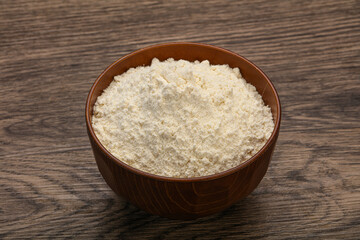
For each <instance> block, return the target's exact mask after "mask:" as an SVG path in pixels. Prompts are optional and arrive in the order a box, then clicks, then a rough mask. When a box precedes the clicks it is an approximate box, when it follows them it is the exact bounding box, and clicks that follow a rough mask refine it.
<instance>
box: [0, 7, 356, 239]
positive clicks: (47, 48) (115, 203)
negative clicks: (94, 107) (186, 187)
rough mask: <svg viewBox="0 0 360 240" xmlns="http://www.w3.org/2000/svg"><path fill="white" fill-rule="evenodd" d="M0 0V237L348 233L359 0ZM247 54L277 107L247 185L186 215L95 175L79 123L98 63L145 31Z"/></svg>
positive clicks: (352, 233) (352, 221) (157, 38)
mask: <svg viewBox="0 0 360 240" xmlns="http://www.w3.org/2000/svg"><path fill="white" fill-rule="evenodd" d="M129 2H131V1H122V2H121V1H75V0H69V1H47V2H46V1H17V0H16V1H5V0H4V1H1V3H0V6H1V7H0V74H1V75H0V84H1V85H0V86H1V87H0V103H1V104H0V126H1V127H0V160H1V162H0V166H1V167H0V238H5V239H7V238H9V239H10V238H26V237H29V238H33V239H41V238H50V239H52V238H54V237H59V238H84V239H102V238H120V239H144V238H148V239H222V238H230V239H241V238H255V239H257V238H267V239H289V238H290V239H313V238H315V239H317V238H321V239H359V237H360V161H359V160H360V158H359V156H360V124H359V120H360V114H359V112H360V2H359V1H351V0H350V1H335V0H333V1H328V0H323V1H301V0H298V1H297V0H291V1H265V0H257V1H228V2H224V1H220V0H211V1H184V0H182V1H171V3H170V2H169V1H164V2H162V1H143V2H136V3H129ZM173 41H192V42H201V43H208V44H213V45H216V46H220V47H224V48H227V49H229V50H231V51H234V52H236V53H239V54H240V55H243V56H245V57H246V58H248V59H249V60H251V61H253V62H254V63H255V64H257V65H258V66H259V67H260V68H261V69H262V70H263V71H264V72H265V73H267V75H268V76H269V77H270V79H271V80H272V81H273V82H274V84H275V86H276V88H277V90H278V92H279V95H280V99H281V102H282V107H283V115H282V117H283V119H282V126H281V131H280V136H279V140H278V144H277V148H276V150H275V153H274V155H273V160H272V162H271V165H270V168H269V170H268V172H267V174H266V176H265V178H264V179H263V181H262V182H261V184H260V185H259V187H258V188H257V189H256V190H255V191H254V192H253V193H252V194H251V195H249V196H248V197H247V198H245V199H243V200H241V201H240V202H239V203H237V204H236V205H234V206H233V207H231V208H230V209H228V210H225V211H224V212H222V213H219V214H217V215H213V216H210V217H206V218H202V219H197V220H193V221H175V220H168V219H165V218H161V217H157V216H152V215H149V214H147V213H145V212H143V211H141V210H139V209H137V208H136V207H134V206H132V205H131V204H129V203H127V202H126V201H125V200H123V199H122V198H120V197H118V196H116V195H115V194H114V193H113V192H112V191H111V190H110V189H109V187H108V186H107V185H106V183H105V182H104V180H103V179H102V177H101V175H100V174H99V172H98V170H97V166H96V164H95V161H94V157H93V155H92V152H91V148H90V144H89V141H88V137H87V134H86V130H85V122H84V107H85V99H86V96H87V93H88V91H89V89H90V87H91V85H92V83H93V82H94V81H95V79H96V77H97V76H98V75H99V74H100V73H101V72H102V71H103V70H104V69H105V68H106V67H107V66H108V65H109V64H110V63H112V62H113V61H115V60H116V59H117V58H119V57H121V56H123V55H124V54H127V53H129V52H131V51H133V50H136V49H138V48H141V47H145V46H148V45H151V44H156V43H161V42H173Z"/></svg>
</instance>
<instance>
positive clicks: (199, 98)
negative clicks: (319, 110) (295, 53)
mask: <svg viewBox="0 0 360 240" xmlns="http://www.w3.org/2000/svg"><path fill="white" fill-rule="evenodd" d="M92 124H93V128H94V130H95V133H96V136H97V137H98V138H99V140H100V142H101V143H102V144H103V145H104V146H105V148H106V149H108V151H109V152H111V153H112V154H113V155H114V156H115V157H117V158H118V159H120V160H121V161H123V162H125V163H127V164H129V165H130V166H132V167H135V168H138V169H140V170H143V171H145V172H149V173H153V174H156V175H161V176H169V177H181V178H187V177H197V176H205V175H210V174H214V173H218V172H221V171H224V170H227V169H230V168H232V167H235V166H237V165H239V164H240V163H241V162H243V161H245V160H247V159H249V158H250V157H252V156H253V155H254V154H255V153H256V152H258V151H259V150H260V148H261V147H262V146H263V145H264V144H265V142H266V141H267V139H268V138H269V137H270V135H271V133H272V131H273V129H274V123H273V120H272V114H271V111H270V108H269V107H267V106H264V103H263V100H262V98H261V96H260V95H259V94H258V93H257V92H256V89H255V87H254V86H252V85H250V84H248V83H246V81H245V80H244V79H243V78H242V77H241V74H240V71H239V69H238V68H234V69H231V68H230V67H229V66H227V65H210V64H209V62H208V61H203V62H198V61H196V62H188V61H184V60H179V61H175V60H173V59H168V60H166V61H164V62H159V60H158V59H153V61H152V64H151V66H146V67H137V68H132V69H129V70H128V71H127V72H125V73H123V74H122V75H119V76H116V77H115V78H114V81H113V82H112V83H111V84H110V85H109V87H108V88H107V89H106V90H105V91H104V93H103V94H102V95H101V96H99V97H98V98H97V102H96V103H95V106H94V115H93V118H92Z"/></svg>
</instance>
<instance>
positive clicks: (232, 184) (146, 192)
mask: <svg viewBox="0 0 360 240" xmlns="http://www.w3.org/2000/svg"><path fill="white" fill-rule="evenodd" d="M154 57H156V58H158V59H159V60H160V61H163V60H166V59H168V58H174V59H175V60H179V59H185V60H189V61H195V60H199V61H201V60H209V61H210V63H211V64H228V65H229V66H230V67H232V68H234V67H239V68H240V71H241V73H242V75H243V77H244V78H245V79H246V80H247V81H248V82H249V83H251V84H252V85H254V86H255V87H256V89H257V91H258V92H259V93H261V95H262V98H263V100H264V102H265V104H266V105H269V106H270V107H271V110H272V114H273V117H274V121H275V129H274V131H273V133H272V135H271V137H270V139H269V140H268V141H267V142H266V144H265V146H264V147H263V148H262V149H261V150H260V151H259V152H258V153H257V154H256V155H254V156H253V157H252V158H250V159H248V160H247V161H245V162H243V163H241V164H240V165H238V166H237V167H234V168H231V169H229V170H227V171H224V172H221V173H217V174H214V175H209V176H204V177H194V178H171V177H162V176H157V175H153V174H150V173H146V172H143V171H141V170H138V169H135V168H133V167H131V166H129V165H127V164H125V163H124V162H122V161H120V160H119V159H117V158H116V157H114V156H113V155H112V154H111V153H110V152H108V151H107V150H106V149H105V147H104V146H103V145H102V144H101V143H100V141H99V139H98V138H97V137H96V135H95V133H94V130H93V128H92V125H91V116H92V113H93V106H94V103H95V101H96V98H97V97H98V96H99V95H100V94H101V93H102V91H103V90H104V89H105V88H106V87H107V86H108V85H109V84H110V82H111V81H112V80H113V78H114V76H116V75H119V74H122V73H123V72H125V71H126V70H128V69H129V68H132V67H137V66H142V65H149V64H150V63H151V60H152V59H153V58H154ZM85 111H86V113H85V115H86V126H87V131H88V135H89V138H90V143H91V146H92V149H93V152H94V155H95V159H96V163H97V165H98V168H99V170H100V173H101V174H102V176H103V177H104V179H105V181H106V182H107V184H108V185H109V186H110V187H111V189H112V190H113V191H114V192H116V193H117V194H119V195H120V196H122V197H124V198H125V199H127V200H128V201H130V202H131V203H133V204H134V205H136V206H138V207H139V208H141V209H143V210H145V211H147V212H149V213H152V214H156V215H160V216H164V217H168V218H172V219H194V218H198V217H203V216H207V215H210V214H213V213H216V212H219V211H221V210H223V209H225V208H228V207H229V206H231V205H232V204H234V203H235V202H237V201H239V200H240V199H241V198H243V197H245V196H247V195H248V194H250V193H251V192H252V191H253V190H254V189H255V188H256V187H257V185H258V184H259V183H260V181H261V179H262V178H263V177H264V175H265V173H266V171H267V168H268V166H269V162H270V158H271V155H272V153H273V151H274V147H275V143H276V140H277V137H278V135H279V128H280V119H281V109H280V101H279V97H278V94H277V92H276V90H275V88H274V86H273V84H272V83H271V82H270V80H269V79H268V78H267V76H266V75H265V74H264V73H263V72H262V71H261V70H260V69H259V68H258V67H256V66H255V65H254V64H253V63H251V62H250V61H248V60H246V59H245V58H243V57H241V56H239V55H237V54H235V53H233V52H230V51H228V50H225V49H222V48H219V47H214V46H210V45H205V44H198V43H166V44H159V45H155V46H150V47H146V48H143V49H140V50H137V51H135V52H133V53H130V54H128V55H126V56H124V57H122V58H120V59H119V60H117V61H116V62H114V63H113V64H111V65H110V66H109V67H108V68H107V69H106V70H105V71H104V72H103V73H102V74H101V75H100V76H99V77H98V78H97V79H96V81H95V83H94V85H93V86H92V88H91V90H90V93H89V95H88V98H87V100H86V110H85Z"/></svg>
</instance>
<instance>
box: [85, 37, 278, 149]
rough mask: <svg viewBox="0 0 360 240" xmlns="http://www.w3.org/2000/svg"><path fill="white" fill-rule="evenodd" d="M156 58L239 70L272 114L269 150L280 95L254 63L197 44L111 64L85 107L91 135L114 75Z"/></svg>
mask: <svg viewBox="0 0 360 240" xmlns="http://www.w3.org/2000/svg"><path fill="white" fill-rule="evenodd" d="M153 58H158V59H159V60H160V61H164V60H166V59H168V58H174V59H175V60H180V59H184V60H188V61H195V60H199V61H202V60H208V61H209V62H210V64H228V65H229V66H230V67H232V68H234V67H238V68H240V71H241V74H242V76H243V77H244V78H245V80H246V81H247V82H249V83H251V84H252V85H254V86H255V87H256V90H257V91H258V92H259V93H260V94H261V96H262V98H263V100H264V103H265V104H266V105H268V106H270V108H271V111H272V114H273V118H274V123H275V129H274V131H273V133H272V135H271V137H270V139H269V140H268V142H267V143H266V145H265V147H263V148H262V149H264V148H266V146H267V145H268V144H269V142H270V141H271V140H272V139H273V138H274V136H275V133H277V132H278V130H279V126H280V117H281V116H280V101H279V98H278V95H277V93H276V90H275V88H274V86H273V85H272V83H271V82H270V80H269V79H268V78H267V77H266V75H265V74H264V73H263V72H262V71H261V70H260V69H259V68H257V67H256V66H255V65H254V64H253V63H251V62H250V61H248V60H247V59H245V58H243V57H241V56H239V55H237V54H235V53H233V52H230V51H228V50H225V49H222V48H218V47H214V46H211V45H206V44H198V43H167V44H160V45H155V46H150V47H147V48H143V49H140V50H138V51H135V52H133V53H131V54H128V55H126V56H124V57H123V58H120V59H119V60H117V61H116V62H114V63H113V64H112V65H110V66H109V67H108V68H107V69H106V70H105V71H104V72H103V73H102V74H101V75H100V76H99V77H98V79H97V80H96V82H95V83H94V85H93V86H92V88H91V90H90V93H89V96H88V99H87V105H86V121H87V124H88V127H89V129H90V132H91V134H92V135H93V134H94V133H93V130H92V126H91V124H90V123H91V116H92V114H93V106H94V104H95V102H96V99H97V97H98V96H99V95H101V93H102V92H103V90H104V89H105V88H106V87H107V86H109V84H110V83H111V81H112V80H113V78H114V76H116V75H119V74H122V73H123V72H125V71H127V70H128V69H129V68H133V67H137V66H146V65H150V64H151V61H152V59H153ZM89 124H90V126H89ZM260 151H261V150H260Z"/></svg>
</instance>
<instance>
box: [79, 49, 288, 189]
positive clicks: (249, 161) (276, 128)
mask: <svg viewBox="0 0 360 240" xmlns="http://www.w3.org/2000/svg"><path fill="white" fill-rule="evenodd" d="M176 45H191V46H200V47H205V48H212V49H215V50H217V51H222V52H224V53H226V54H230V55H233V56H235V57H237V58H241V59H242V60H243V61H245V62H247V63H248V64H250V65H251V66H252V67H253V68H255V69H256V70H257V71H259V72H260V74H262V75H263V77H264V78H265V79H266V81H267V82H268V83H269V85H270V87H271V90H272V91H273V92H274V95H275V98H276V107H277V113H278V116H277V119H275V126H274V130H273V132H272V133H271V135H270V137H269V139H268V140H267V141H266V143H265V145H264V146H263V147H262V148H261V149H260V150H259V151H258V152H257V153H256V154H255V155H253V156H252V157H251V158H249V159H247V160H245V161H244V162H242V163H240V164H239V165H237V166H235V167H232V168H230V169H228V170H225V171H222V172H219V173H215V174H211V175H206V176H199V177H189V178H179V177H167V176H161V175H156V174H152V173H149V172H145V171H142V170H140V169H137V168H134V167H132V166H130V165H128V164H126V163H125V162H123V161H121V160H120V159H118V158H116V157H115V156H114V155H112V154H111V153H110V152H109V151H108V150H107V149H106V148H105V147H104V146H103V145H102V144H101V142H100V140H99V139H98V138H97V137H96V134H95V132H94V129H93V127H92V124H91V116H90V99H91V98H92V95H93V94H94V90H95V88H96V86H97V85H98V84H99V82H100V80H101V79H102V77H103V76H104V75H105V74H106V73H107V72H108V71H109V69H111V68H112V67H113V66H114V65H116V64H118V63H119V62H122V61H124V60H125V59H127V58H129V57H131V56H133V55H136V54H139V53H141V52H143V51H147V50H149V49H152V48H159V47H160V48H161V47H166V46H176ZM85 119H86V126H87V129H88V133H89V135H90V136H91V138H92V139H93V140H94V141H95V143H96V145H97V147H98V148H100V150H101V151H102V152H103V153H104V154H105V155H106V156H107V157H108V158H109V159H110V160H112V161H113V162H115V163H116V164H117V165H119V166H120V167H123V168H125V169H126V170H128V171H130V172H132V173H134V174H136V175H141V176H144V177H147V178H151V179H155V180H158V181H166V182H183V183H188V182H204V181H210V180H214V179H219V178H223V177H226V176H228V175H231V174H233V173H235V172H237V171H238V170H240V169H242V168H245V167H246V166H248V165H250V164H252V163H253V162H255V160H256V159H257V158H258V157H259V156H260V155H262V154H264V152H265V151H266V149H268V148H269V146H270V145H271V144H272V143H273V142H274V141H276V137H277V134H278V133H279V129H280V121H281V104H280V99H279V95H278V93H277V91H276V89H275V87H274V85H273V83H272V82H271V81H270V79H269V78H268V77H267V75H266V74H265V73H264V72H263V71H262V70H261V69H260V68H258V67H257V66H256V65H255V64H254V63H252V62H251V61H249V60H248V59H246V58H245V57H243V56H240V55H239V54H237V53H234V52H232V51H230V50H227V49H224V48H221V47H217V46H213V45H209V44H204V43H195V42H169V43H160V44H154V45H150V46H147V47H144V48H140V49H138V50H135V51H133V52H131V53H129V54H126V55H124V56H123V57H121V58H119V59H117V60H116V61H115V62H113V63H112V64H110V65H109V66H108V67H107V68H106V69H105V70H104V71H103V72H102V73H101V74H100V75H99V76H98V77H97V79H96V80H95V82H94V83H93V85H92V86H91V89H90V91H89V93H88V96H87V98H86V107H85Z"/></svg>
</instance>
